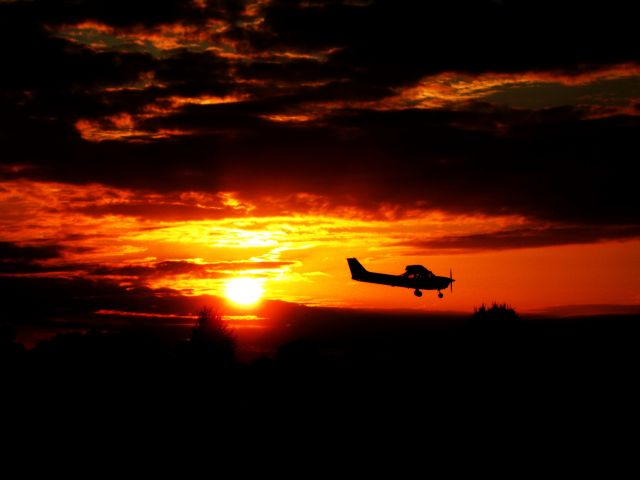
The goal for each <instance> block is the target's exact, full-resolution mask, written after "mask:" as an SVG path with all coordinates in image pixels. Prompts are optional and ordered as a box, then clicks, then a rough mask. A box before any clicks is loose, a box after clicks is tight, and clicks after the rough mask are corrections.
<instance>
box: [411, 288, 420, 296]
mask: <svg viewBox="0 0 640 480" xmlns="http://www.w3.org/2000/svg"><path fill="white" fill-rule="evenodd" d="M413 294H414V295H415V296H416V297H421V296H422V292H421V291H420V290H418V289H416V290H415V291H414V292H413Z"/></svg>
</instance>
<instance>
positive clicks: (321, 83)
mask: <svg viewBox="0 0 640 480" xmlns="http://www.w3.org/2000/svg"><path fill="white" fill-rule="evenodd" d="M200 3H201V2H200ZM245 6H246V2H233V1H217V2H207V5H206V6H205V7H204V8H203V7H202V5H200V6H198V4H197V2H164V3H162V5H159V4H157V3H156V2H147V1H144V2H124V1H116V2H112V1H109V2H106V1H105V2H100V1H94V2H89V1H76V2H66V1H41V2H40V1H36V2H21V3H12V4H7V3H3V4H1V5H0V22H2V25H1V27H2V28H1V29H0V40H1V44H2V45H3V47H2V48H3V55H4V56H3V62H4V63H3V75H2V77H1V78H0V92H1V94H0V105H1V106H2V109H1V110H0V144H1V145H2V147H3V152H5V153H4V154H3V157H4V158H5V159H6V162H7V163H8V164H10V165H11V164H19V165H29V166H30V167H31V168H28V169H24V170H21V171H20V172H19V173H16V172H13V173H11V174H10V175H9V174H8V173H5V174H4V175H5V177H6V176H7V175H9V176H12V177H15V176H16V175H18V176H19V175H22V176H26V177H29V178H33V179H40V180H56V181H62V182H70V183H82V184H85V183H91V182H97V183H102V184H108V185H114V186H119V187H127V188H132V189H136V190H142V191H153V192H160V193H163V194H167V193H174V192H179V191H183V190H198V191H203V192H215V191H233V192H239V195H240V197H241V198H243V199H247V200H250V201H252V202H253V203H254V204H255V205H256V206H257V208H258V210H257V211H258V212H260V205H261V199H262V198H264V197H266V196H270V197H273V196H274V195H276V196H277V195H281V196H283V197H286V196H287V195H291V194H294V193H297V192H308V193H314V194H318V195H324V196H326V197H327V198H329V199H330V202H332V206H336V207H337V206H354V207H357V208H359V209H361V211H362V212H365V213H371V212H374V213H375V212H376V211H378V210H379V209H380V208H381V206H383V205H395V206H397V207H398V211H399V212H402V211H403V210H409V209H415V208H424V209H439V210H445V211H451V212H456V213H488V214H520V215H524V216H527V217H531V218H534V219H540V220H544V221H553V222H567V223H568V224H571V225H575V224H579V225H585V231H582V232H581V231H578V230H576V231H574V232H573V234H572V235H573V236H574V237H576V238H577V237H579V236H580V235H579V234H581V235H582V238H583V239H589V238H590V239H592V240H593V241H595V240H597V239H599V238H609V237H607V235H611V236H616V235H618V234H616V232H619V235H618V236H622V237H624V236H628V233H625V232H624V231H622V230H616V229H610V228H609V227H610V226H612V225H613V226H616V225H637V224H638V223H639V221H640V219H639V218H638V209H637V207H636V204H637V201H636V199H635V195H634V191H635V182H634V178H635V176H634V172H635V163H636V162H637V160H636V158H635V157H636V156H637V155H636V156H634V155H633V152H634V151H635V150H636V143H637V138H638V136H639V133H640V132H639V129H640V123H639V120H638V117H637V116H633V115H628V116H625V115H609V116H608V117H605V118H593V115H592V112H590V110H589V109H588V106H581V105H578V106H575V105H574V106H571V107H568V106H567V107H559V108H554V109H545V110H527V109H520V110H515V109H509V108H503V107H497V106H495V105H489V104H479V103H475V104H473V103H459V104H457V105H456V106H455V107H449V106H443V107H441V108H439V109H432V110H419V109H409V108H408V106H407V105H403V106H402V108H399V106H398V104H397V103H396V104H393V103H388V101H389V99H390V98H392V97H393V96H394V95H397V94H398V92H399V91H400V90H399V89H401V88H402V87H406V86H409V85H414V84H415V82H417V81H418V80H420V79H422V78H423V77H424V76H425V75H430V74H437V73H441V72H448V71H456V72H467V73H469V74H472V75H473V74H478V73H482V72H511V73H516V74H517V73H521V74H526V73H527V72H532V71H544V72H552V73H553V72H555V73H562V74H563V75H569V76H570V75H572V74H578V73H581V74H582V73H584V72H589V71H594V72H596V71H599V69H602V68H603V67H606V66H608V65H619V64H623V63H627V64H628V63H636V64H637V63H638V61H639V60H640V56H639V50H638V48H637V41H636V40H635V31H636V28H635V27H636V26H635V16H633V15H631V14H630V10H629V9H630V8H631V6H630V5H629V4H628V3H627V2H614V3H613V4H612V3H607V5H606V8H605V7H603V6H602V5H598V4H593V5H591V4H589V5H587V4H585V3H584V2H563V3H562V4H561V5H560V4H558V3H557V2H550V1H543V2H540V1H536V2H533V1H519V2H511V1H504V2H490V1H455V2H439V3H437V4H433V3H431V2H429V3H426V2H422V3H420V2H396V1H394V2H386V1H377V2H340V1H327V2H310V3H309V4H305V3H301V2H292V1H284V0H274V1H272V2H269V3H268V4H266V5H265V6H263V7H261V9H262V10H260V8H258V9H257V10H256V11H257V12H260V11H262V13H261V14H262V15H264V21H263V22H262V23H261V24H260V25H259V27H251V28H250V27H247V26H246V25H245V26H243V25H244V24H243V22H247V21H248V18H249V17H248V15H249V14H247V12H245V10H244V7H245ZM243 12H244V13H243ZM252 15H253V14H252ZM211 19H218V20H223V21H225V22H226V24H227V25H228V30H227V31H225V32H224V34H220V35H219V36H218V37H216V38H215V40H216V41H218V40H219V41H220V42H221V44H220V45H219V49H218V50H215V51H206V52H204V51H190V50H188V49H186V48H182V49H176V50H171V51H169V52H167V53H166V55H164V56H160V57H158V56H153V55H151V53H144V51H143V50H140V51H138V52H137V53H134V52H131V51H118V50H117V49H113V48H112V49H107V50H105V51H98V50H95V49H92V48H89V47H87V46H83V45H82V44H75V43H73V42H70V41H68V40H65V39H63V38H59V36H57V35H58V33H57V32H58V30H56V29H59V28H61V26H63V25H70V24H74V23H79V22H83V21H94V22H98V23H104V24H107V25H109V26H111V27H115V28H116V29H123V28H134V27H135V28H151V27H153V26H157V25H164V24H189V25H200V26H202V25H205V23H206V21H207V20H211ZM609 27H615V28H609ZM203 28H204V27H203ZM594 33H595V34H594ZM212 38H213V37H212ZM225 42H226V43H225ZM229 45H235V47H234V48H236V50H235V51H234V52H232V53H234V54H237V55H238V57H237V58H236V57H233V55H227V56H226V57H225V56H224V54H225V52H226V53H227V54H229V51H226V50H225V48H226V49H229V48H231V47H229ZM287 52H288V54H289V55H290V56H289V57H287ZM276 53H278V55H275V54H276ZM305 55H306V56H305ZM145 79H146V80H145ZM145 81H146V82H147V83H148V84H145ZM565 88H569V87H567V86H565ZM205 95H207V96H217V97H224V96H236V97H237V100H238V101H235V102H231V103H219V104H208V105H207V104H198V100H197V97H200V96H205ZM173 97H179V98H183V99H184V98H187V97H189V98H191V97H193V98H194V99H193V100H192V101H184V102H183V103H180V102H179V101H178V102H177V103H175V102H174V103H173V104H172V103H171V98H173ZM385 102H387V103H385ZM200 103H206V102H204V101H203V102H200ZM210 103H213V102H210ZM574 103H575V102H574ZM631 110H632V109H630V113H633V112H632V111H631ZM122 114H126V115H129V117H127V118H128V119H130V122H131V124H132V125H131V127H126V126H125V127H122V126H121V127H117V126H113V125H112V124H113V123H114V120H113V118H114V116H117V115H122ZM286 115H290V116H298V117H299V119H300V120H301V121H297V122H296V121H287V118H286ZM278 116H280V118H278ZM119 118H122V117H119ZM292 118H293V117H292ZM78 121H85V122H94V123H88V125H94V126H95V128H97V129H100V128H102V129H105V128H107V127H108V126H109V125H111V127H110V128H113V130H114V132H113V135H112V136H111V137H109V138H111V140H104V141H101V142H94V141H89V140H87V139H86V138H85V139H83V138H82V137H81V133H82V132H81V131H80V130H81V129H80V128H79V127H78V126H77V125H78V123H77V122H78ZM117 128H121V129H122V131H123V132H124V133H127V132H126V130H127V128H129V130H131V131H130V132H128V133H129V136H126V135H123V137H122V138H121V139H120V140H117V139H118V136H117V134H118V131H117ZM136 132H137V133H136ZM163 132H164V133H163ZM167 132H168V133H167ZM161 137H162V138H161ZM85 213H90V214H92V215H102V214H122V215H133V216H142V215H146V216H151V217H154V216H162V215H168V216H169V217H171V218H176V219H178V218H180V219H196V218H219V217H220V216H228V215H233V214H234V212H233V211H231V210H230V209H228V208H227V209H202V208H199V207H193V206H189V205H168V204H165V203H162V202H159V203H157V204H155V207H154V206H152V205H149V204H148V203H145V202H142V203H137V204H136V203H133V204H126V205H108V206H99V207H90V209H89V210H86V211H85ZM269 213H274V212H269ZM589 228H593V229H594V231H597V232H599V233H596V234H595V235H589V233H588V229H589ZM551 232H552V233H553V234H554V235H556V236H557V237H556V240H555V241H557V242H559V243H563V242H565V240H564V238H565V236H564V235H565V233H566V232H564V233H563V231H560V230H552V231H551ZM525 236H526V235H525ZM516 240H517V239H514V242H515V241H516ZM474 241H475V242H476V243H477V244H481V243H482V239H476V240H473V239H472V240H470V241H469V243H470V244H473V242H474ZM487 241H489V240H487ZM503 241H504V242H505V243H509V242H510V241H511V239H505V240H503ZM524 241H525V243H526V240H524ZM532 241H533V240H532ZM538 241H540V240H538ZM545 241H546V240H542V243H544V242H545ZM499 242H500V241H498V243H497V244H495V246H496V247H497V248H500V246H499ZM549 242H552V240H549Z"/></svg>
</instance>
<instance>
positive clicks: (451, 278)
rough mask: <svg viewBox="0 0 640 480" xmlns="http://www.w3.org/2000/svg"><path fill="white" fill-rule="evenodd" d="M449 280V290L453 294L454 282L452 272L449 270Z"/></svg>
mask: <svg viewBox="0 0 640 480" xmlns="http://www.w3.org/2000/svg"><path fill="white" fill-rule="evenodd" d="M449 280H451V281H450V282H449V288H451V293H453V282H455V280H454V279H453V270H451V269H449Z"/></svg>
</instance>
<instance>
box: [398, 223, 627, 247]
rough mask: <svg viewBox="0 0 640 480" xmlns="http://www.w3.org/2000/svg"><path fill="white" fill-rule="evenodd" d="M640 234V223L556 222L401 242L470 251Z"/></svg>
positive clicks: (418, 245)
mask: <svg viewBox="0 0 640 480" xmlns="http://www.w3.org/2000/svg"><path fill="white" fill-rule="evenodd" d="M638 236H640V226H637V225H633V226H619V227H608V228H596V227H594V226H573V227H570V226H569V227H568V226H553V227H549V228H521V229H516V230H507V231H497V232H490V233H481V234H472V235H462V236H445V237H440V238H436V239H428V240H415V241H404V242H398V244H397V245H403V246H410V247H413V248H418V249H427V250H446V251H448V252H455V251H461V252H468V251H470V250H509V249H518V248H536V247H547V246H552V245H569V244H579V243H594V242H598V241H605V240H611V239H624V238H631V237H638Z"/></svg>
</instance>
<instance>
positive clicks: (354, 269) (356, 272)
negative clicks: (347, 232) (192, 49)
mask: <svg viewBox="0 0 640 480" xmlns="http://www.w3.org/2000/svg"><path fill="white" fill-rule="evenodd" d="M347 263H348V264H349V270H351V278H353V279H354V280H357V279H359V278H362V277H363V276H364V275H365V274H366V273H367V270H366V269H365V268H364V267H363V266H362V265H361V264H360V262H359V261H358V259H357V258H347Z"/></svg>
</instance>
